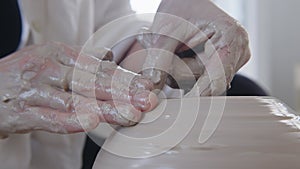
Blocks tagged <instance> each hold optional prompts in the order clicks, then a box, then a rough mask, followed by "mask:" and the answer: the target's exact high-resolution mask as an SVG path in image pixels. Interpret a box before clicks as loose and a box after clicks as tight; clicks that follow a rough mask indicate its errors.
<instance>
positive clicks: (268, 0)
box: [257, 0, 300, 108]
mask: <svg viewBox="0 0 300 169" xmlns="http://www.w3.org/2000/svg"><path fill="white" fill-rule="evenodd" d="M257 12H258V13H257V17H258V18H257V28H258V34H257V45H258V50H257V58H258V72H259V73H258V79H259V81H260V82H261V83H262V84H264V85H265V86H267V87H268V88H269V89H270V92H271V94H272V95H273V96H275V97H278V98H279V99H281V100H283V101H284V102H286V103H287V104H288V105H289V106H291V107H292V108H296V107H297V106H296V102H297V100H296V96H297V94H296V88H295V82H296V74H295V69H296V65H297V64H300V52H299V51H300V19H299V16H300V1H299V0H257ZM297 78H300V77H297Z"/></svg>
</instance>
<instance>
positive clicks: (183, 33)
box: [128, 0, 250, 96]
mask: <svg viewBox="0 0 300 169" xmlns="http://www.w3.org/2000/svg"><path fill="white" fill-rule="evenodd" d="M158 12H159V13H158V14H157V15H156V17H155V19H154V22H153V24H152V27H151V28H150V30H149V31H147V32H146V33H144V34H143V35H142V36H139V38H138V40H139V42H140V43H141V45H142V46H143V48H146V49H149V52H148V53H147V56H146V58H145V64H146V65H147V64H148V65H147V66H146V67H153V68H154V69H148V70H146V71H144V72H143V75H145V76H146V77H148V78H150V79H152V81H153V82H154V83H157V84H161V83H165V81H166V77H167V76H166V73H164V72H163V71H161V70H159V69H162V70H168V69H169V68H171V69H172V70H171V71H170V72H172V73H173V76H174V79H175V80H179V81H180V80H182V79H183V80H187V79H186V77H187V76H186V71H185V70H183V69H182V66H179V64H177V61H176V60H175V61H174V56H172V55H170V54H174V53H176V54H178V55H180V54H182V53H186V51H188V50H191V49H193V50H194V52H195V53H196V54H197V56H189V58H185V59H183V61H184V62H185V63H186V65H187V66H188V67H189V68H190V71H189V72H192V74H193V75H194V77H192V76H189V78H196V80H197V82H196V84H195V85H194V88H193V89H192V90H191V91H190V92H189V93H188V94H187V96H199V95H201V96H211V95H220V94H222V93H223V92H225V90H226V89H227V88H228V87H229V86H230V82H231V80H232V78H233V76H234V74H235V73H236V72H237V71H238V70H239V69H240V68H241V67H242V66H243V65H244V64H245V63H246V62H247V61H248V60H249V58H250V51H249V47H248V35H247V33H246V31H245V30H244V28H243V27H242V26H241V25H239V24H238V23H237V21H236V20H234V19H233V18H231V17H230V16H228V15H227V14H226V13H225V12H223V11H222V10H220V9H219V8H218V7H217V6H215V5H214V4H213V3H212V2H211V1H209V0H189V1H186V2H182V1H180V0H163V1H162V3H161V5H160V7H159V9H158ZM152 48H155V49H160V50H153V49H152ZM164 51H167V52H164ZM195 53H194V54H195ZM184 57H186V56H184ZM128 63H129V62H128ZM145 64H144V65H143V66H145ZM157 65H159V66H157ZM155 67H159V69H155ZM159 86H161V85H159Z"/></svg>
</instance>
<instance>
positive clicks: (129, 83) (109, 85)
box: [24, 59, 153, 101]
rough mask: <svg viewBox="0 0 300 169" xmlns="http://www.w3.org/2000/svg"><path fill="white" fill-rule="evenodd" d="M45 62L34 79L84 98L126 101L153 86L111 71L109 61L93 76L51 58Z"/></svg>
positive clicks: (125, 72) (132, 74)
mask: <svg viewBox="0 0 300 169" xmlns="http://www.w3.org/2000/svg"><path fill="white" fill-rule="evenodd" d="M46 64H47V68H46V69H44V70H43V71H40V72H39V73H38V75H36V77H35V78H34V80H35V81H37V82H39V83H43V84H47V85H48V86H56V87H58V88H61V89H63V90H65V91H68V90H72V91H73V92H75V93H77V94H79V95H83V96H86V97H92V98H97V99H100V100H112V99H116V100H123V101H130V100H131V99H132V97H133V96H134V95H135V93H137V91H141V90H145V92H147V91H148V90H152V89H153V84H152V83H151V82H150V81H149V80H148V79H146V78H144V77H142V76H140V75H137V74H134V73H132V72H128V71H126V70H124V69H121V68H120V67H118V68H117V69H115V70H112V69H111V67H110V66H109V65H110V62H107V64H103V66H102V69H103V71H102V72H98V73H97V75H95V74H92V73H90V72H86V71H82V70H76V71H74V70H73V68H71V67H68V66H65V65H61V64H59V63H57V62H56V61H55V60H53V59H49V60H48V62H47V63H46ZM24 74H26V72H24ZM146 90H147V91H146ZM141 99H145V100H146V99H147V98H141ZM133 101H135V100H133Z"/></svg>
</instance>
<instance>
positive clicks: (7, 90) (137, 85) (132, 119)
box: [0, 42, 157, 134]
mask: <svg viewBox="0 0 300 169" xmlns="http://www.w3.org/2000/svg"><path fill="white" fill-rule="evenodd" d="M79 53H80V52H79V51H78V50H74V49H72V48H70V47H68V46H66V45H64V44H60V43H52V42H51V43H46V44H42V45H35V46H30V47H27V48H25V49H23V50H21V51H18V52H16V53H14V54H12V55H10V56H7V57H6V58H4V59H2V60H1V61H0V65H1V66H0V79H1V81H2V83H1V86H0V97H1V100H0V112H1V113H0V134H10V133H25V132H30V131H33V130H44V131H48V132H54V133H74V132H82V131H84V130H90V129H93V128H95V127H96V126H97V125H98V123H99V122H108V123H111V124H119V125H124V126H129V125H133V124H135V123H136V122H138V120H139V119H140V118H141V116H142V112H146V111H149V110H151V109H153V108H154V107H155V106H156V104H157V98H156V96H155V95H154V94H152V93H151V92H150V90H151V89H152V88H153V84H152V83H151V82H149V80H147V79H145V78H143V77H142V76H140V75H137V74H134V73H132V72H129V71H127V70H125V69H122V68H120V67H119V66H117V65H116V64H115V63H114V62H110V61H102V60H99V59H98V58H95V57H92V56H85V57H82V55H85V54H82V55H79ZM104 53H106V52H104ZM79 56H80V58H79Z"/></svg>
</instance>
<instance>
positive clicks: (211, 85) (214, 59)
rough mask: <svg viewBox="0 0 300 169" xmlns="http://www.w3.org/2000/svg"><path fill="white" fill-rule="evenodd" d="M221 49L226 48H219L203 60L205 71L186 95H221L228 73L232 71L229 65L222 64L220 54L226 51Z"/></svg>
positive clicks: (224, 89) (226, 83)
mask: <svg viewBox="0 0 300 169" xmlns="http://www.w3.org/2000/svg"><path fill="white" fill-rule="evenodd" d="M223 50H227V49H219V50H218V51H216V52H215V53H214V54H213V55H212V56H209V58H208V59H207V60H206V61H205V71H204V73H203V74H202V75H201V76H200V77H199V79H198V80H197V82H196V84H195V85H194V87H193V89H192V90H191V91H190V92H189V93H188V94H187V95H186V96H187V97H194V96H214V95H221V94H222V93H224V92H225V91H226V88H227V86H228V84H229V82H228V77H230V76H228V75H231V74H232V72H233V71H232V70H231V69H232V67H231V65H227V64H223V63H222V60H221V59H220V55H222V54H224V53H226V52H224V51H223ZM198 57H206V56H203V55H202V56H198Z"/></svg>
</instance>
